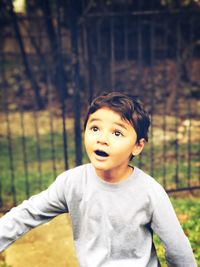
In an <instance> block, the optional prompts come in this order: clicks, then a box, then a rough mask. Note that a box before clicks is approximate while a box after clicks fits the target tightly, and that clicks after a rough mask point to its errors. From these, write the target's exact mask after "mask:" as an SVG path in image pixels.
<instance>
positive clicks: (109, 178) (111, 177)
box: [96, 166, 133, 183]
mask: <svg viewBox="0 0 200 267" xmlns="http://www.w3.org/2000/svg"><path fill="white" fill-rule="evenodd" d="M132 172H133V167H130V166H126V168H123V169H120V170H108V171H102V170H98V169H96V174H97V175H98V176H99V177H100V178H101V179H102V180H104V181H106V182H109V183H118V182H121V181H123V180H125V179H127V178H128V177H129V176H130V175H131V173H132Z"/></svg>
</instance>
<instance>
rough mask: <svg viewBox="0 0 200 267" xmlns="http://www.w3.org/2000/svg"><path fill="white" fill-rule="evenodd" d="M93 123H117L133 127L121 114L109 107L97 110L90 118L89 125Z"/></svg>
mask: <svg viewBox="0 0 200 267" xmlns="http://www.w3.org/2000/svg"><path fill="white" fill-rule="evenodd" d="M93 121H99V122H104V121H105V122H108V123H111V124H113V123H116V124H122V125H129V126H131V127H133V126H132V125H131V123H130V122H129V121H128V120H126V119H125V118H123V117H122V115H121V114H120V113H119V112H116V111H115V110H113V109H111V108H108V107H102V108H100V109H98V110H96V111H95V112H94V113H91V114H90V115H89V118H88V123H91V122H93Z"/></svg>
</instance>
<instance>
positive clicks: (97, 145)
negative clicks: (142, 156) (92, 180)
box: [85, 107, 144, 178]
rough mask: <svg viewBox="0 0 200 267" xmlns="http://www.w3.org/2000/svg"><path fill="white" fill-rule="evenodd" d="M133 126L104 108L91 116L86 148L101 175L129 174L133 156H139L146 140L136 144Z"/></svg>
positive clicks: (86, 133)
mask: <svg viewBox="0 0 200 267" xmlns="http://www.w3.org/2000/svg"><path fill="white" fill-rule="evenodd" d="M136 140H137V134H136V132H135V129H134V128H133V126H132V125H131V124H130V123H129V122H128V121H125V120H123V119H122V118H121V116H120V115H119V114H118V113H116V112H115V111H113V110H111V109H109V108H106V107H105V108H100V109H98V110H97V111H96V112H94V113H93V114H91V115H90V116H89V119H88V122H87V125H86V129H85V148H86V152H87V154H88V157H89V159H90V161H91V163H92V164H93V166H94V168H95V169H96V172H97V174H98V175H99V176H100V177H102V178H104V177H105V174H106V175H107V176H108V174H114V175H115V176H116V177H117V175H122V174H124V175H125V173H128V170H129V169H130V167H129V166H128V164H129V160H130V156H131V155H134V156H135V155H138V154H139V153H140V152H141V151H142V148H143V146H144V140H143V139H141V140H140V142H139V143H136Z"/></svg>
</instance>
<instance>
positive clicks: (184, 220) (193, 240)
mask: <svg viewBox="0 0 200 267" xmlns="http://www.w3.org/2000/svg"><path fill="white" fill-rule="evenodd" d="M171 201H172V204H173V206H174V208H175V211H176V213H177V216H178V218H179V221H180V222H181V225H182V227H183V230H184V232H185V234H186V235H187V237H188V238H189V240H190V244H191V246H192V249H193V252H194V255H195V258H196V261H197V266H200V224H199V218H200V198H189V199H188V198H171ZM154 241H155V244H156V248H157V252H158V256H159V259H160V261H161V266H162V267H166V266H167V265H166V261H165V257H164V248H163V246H162V245H161V241H160V240H159V238H158V237H157V236H154Z"/></svg>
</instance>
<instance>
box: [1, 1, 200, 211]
mask: <svg viewBox="0 0 200 267" xmlns="http://www.w3.org/2000/svg"><path fill="white" fill-rule="evenodd" d="M72 2H73V1H72ZM86 2H87V1H84V3H86ZM141 2H142V1H141ZM70 3H71V2H70ZM74 3H75V1H74ZM123 7H124V9H123V10H121V11H120V12H119V8H118V10H117V11H115V10H109V11H108V10H107V11H106V12H105V10H101V9H98V10H96V11H95V10H92V8H91V9H85V10H86V11H87V12H86V13H84V12H83V15H82V16H79V17H78V15H77V14H76V8H75V7H74V4H73V3H71V4H70V12H69V13H67V14H68V17H67V18H66V14H65V10H64V9H63V7H62V6H60V7H59V8H57V9H56V14H55V13H54V14H52V15H51V16H50V15H48V17H45V16H40V17H37V16H31V17H30V16H26V17H25V16H20V17H19V16H16V14H15V13H12V12H11V13H10V17H9V18H8V19H7V25H6V27H4V28H3V26H1V27H2V29H3V30H2V31H1V33H0V35H1V39H2V40H3V42H2V45H1V47H0V50H1V51H0V61H1V64H0V96H1V109H0V120H1V127H0V146H1V154H0V169H1V174H0V209H1V210H6V209H9V208H10V207H12V206H13V205H16V204H17V203H19V202H20V201H22V200H23V199H25V198H28V197H29V196H30V195H32V194H34V193H37V192H39V191H40V190H43V189H44V188H46V187H47V186H48V185H49V184H50V183H51V182H52V181H53V180H54V179H55V177H56V175H57V174H59V173H60V172H62V171H63V170H65V169H68V168H71V167H74V166H76V165H79V164H82V163H85V162H87V157H86V155H85V152H84V148H83V145H82V142H81V136H82V134H83V130H82V129H83V128H82V121H83V119H82V118H83V117H84V114H85V110H86V107H87V105H88V103H89V102H90V101H91V99H92V98H93V97H94V96H96V95H99V94H100V93H102V92H103V91H113V90H117V91H123V92H129V93H132V94H134V95H136V96H137V97H138V98H139V99H141V100H142V101H143V102H144V103H145V105H146V107H147V108H148V110H149V112H150V114H151V121H152V126H151V129H150V138H149V139H150V141H149V144H147V146H146V148H145V149H144V152H143V153H142V155H141V156H140V157H138V159H137V158H136V159H134V162H133V164H136V165H139V167H142V168H143V169H144V170H146V171H147V172H149V173H150V174H151V175H152V176H154V177H155V179H157V180H158V181H159V182H160V183H162V184H163V186H164V187H165V189H166V190H167V191H168V192H177V191H183V190H184V191H187V190H196V189H200V163H199V162H200V160H199V156H200V131H199V128H200V120H199V113H198V112H199V103H200V102H199V101H200V100H199V88H200V78H199V73H200V46H199V41H200V35H199V27H200V16H199V14H200V13H199V9H197V10H193V11H191V10H189V11H187V10H185V11H184V12H183V11H181V10H175V11H173V12H169V11H166V10H164V11H162V10H152V9H151V10H142V9H138V10H136V11H137V12H136V11H134V10H130V11H129V9H128V8H129V7H130V6H123ZM97 11H98V12H97ZM47 25H48V27H47Z"/></svg>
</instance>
